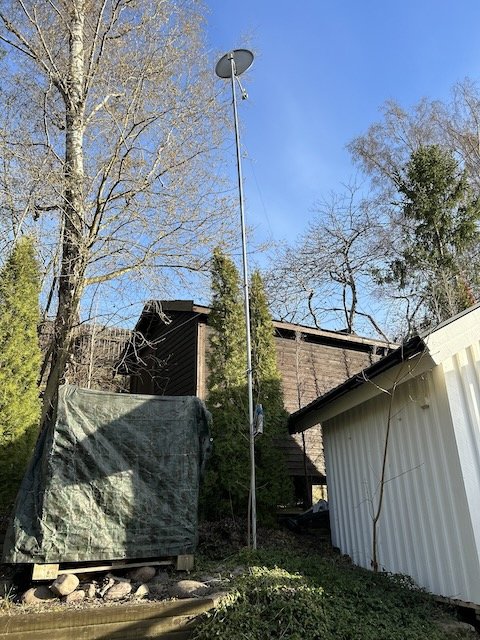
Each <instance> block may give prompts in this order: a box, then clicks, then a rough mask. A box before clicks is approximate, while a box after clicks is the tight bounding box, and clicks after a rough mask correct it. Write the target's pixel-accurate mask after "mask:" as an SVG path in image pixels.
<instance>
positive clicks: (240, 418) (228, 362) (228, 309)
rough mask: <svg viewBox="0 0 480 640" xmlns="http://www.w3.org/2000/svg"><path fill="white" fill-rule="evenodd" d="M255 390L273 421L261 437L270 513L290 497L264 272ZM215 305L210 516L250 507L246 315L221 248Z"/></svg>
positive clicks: (260, 500) (258, 297)
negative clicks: (279, 445)
mask: <svg viewBox="0 0 480 640" xmlns="http://www.w3.org/2000/svg"><path fill="white" fill-rule="evenodd" d="M254 296H255V301H254V302H252V304H251V314H252V345H253V349H252V351H253V358H252V365H253V369H254V398H255V400H256V401H257V402H261V403H262V404H263V405H264V410H265V415H266V420H267V427H266V429H265V432H264V435H262V436H260V437H259V438H258V439H257V442H256V456H257V458H256V470H257V487H258V492H257V511H258V515H259V519H263V520H264V521H265V520H268V519H269V518H272V514H274V511H275V507H276V506H277V504H279V502H281V501H282V500H283V499H288V497H290V494H289V491H288V480H287V477H286V470H285V465H284V463H283V461H282V459H281V454H280V451H279V450H278V449H277V448H276V446H275V445H276V443H275V438H276V437H278V435H279V434H280V432H282V431H283V433H286V413H285V411H284V408H283V396H282V391H281V382H280V376H279V374H278V370H277V366H276V354H275V344H274V341H273V326H272V321H271V318H270V315H269V313H268V307H267V303H266V298H265V292H264V289H263V283H262V282H261V278H260V276H259V275H258V274H256V275H254V277H253V279H252V298H253V297H254ZM211 307H212V309H211V312H210V315H209V326H210V327H211V329H212V332H211V337H210V352H209V356H208V366H209V371H210V374H209V380H208V406H209V409H210V411H211V412H212V416H213V427H212V436H213V453H212V457H211V459H210V461H209V465H208V468H207V473H206V476H205V480H204V483H203V489H202V496H201V510H202V512H203V515H204V516H205V517H207V518H219V517H225V516H229V515H233V516H242V517H245V516H246V515H247V509H248V500H249V490H250V449H249V439H250V427H249V420H248V392H247V380H246V346H245V345H246V341H245V316H244V310H243V303H242V295H241V286H240V278H239V275H238V271H237V269H236V267H235V265H234V264H233V262H232V261H231V260H230V259H229V258H228V257H227V256H225V255H224V254H223V253H222V252H221V251H220V250H218V249H217V250H215V252H214V256H213V261H212V305H211Z"/></svg>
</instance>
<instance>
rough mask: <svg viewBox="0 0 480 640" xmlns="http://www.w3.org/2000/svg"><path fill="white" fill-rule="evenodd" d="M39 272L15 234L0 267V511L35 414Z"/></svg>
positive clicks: (27, 243)
mask: <svg viewBox="0 0 480 640" xmlns="http://www.w3.org/2000/svg"><path fill="white" fill-rule="evenodd" d="M39 291H40V282H39V272H38V266H37V263H36V260H35V247H34V243H33V240H32V239H31V238H28V237H24V238H20V240H19V241H18V242H17V244H16V245H15V247H14V249H13V251H12V253H11V255H10V256H9V258H8V259H7V261H6V263H5V265H4V266H3V268H2V270H1V271H0V513H3V514H6V513H7V512H8V511H9V509H10V508H11V507H12V504H13V501H14V499H15V495H16V493H17V490H18V487H19V484H20V482H21V479H22V477H23V474H24V471H25V467H26V465H27V462H28V460H29V458H30V456H31V453H32V449H33V446H34V444H35V440H36V437H37V429H38V421H39V416H40V400H39V395H38V387H37V382H38V376H39V369H40V358H41V354H40V347H39V343H38V333H37V327H38V322H39V309H38V296H39Z"/></svg>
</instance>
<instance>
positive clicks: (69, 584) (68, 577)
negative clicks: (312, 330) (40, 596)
mask: <svg viewBox="0 0 480 640" xmlns="http://www.w3.org/2000/svg"><path fill="white" fill-rule="evenodd" d="M79 584H80V580H79V579H78V578H77V576H76V575H75V574H73V573H62V575H61V576H58V578H57V579H56V580H55V581H54V582H52V584H51V585H50V591H52V592H53V593H54V594H55V595H56V596H68V594H69V593H72V591H75V589H76V588H77V587H78V585H79Z"/></svg>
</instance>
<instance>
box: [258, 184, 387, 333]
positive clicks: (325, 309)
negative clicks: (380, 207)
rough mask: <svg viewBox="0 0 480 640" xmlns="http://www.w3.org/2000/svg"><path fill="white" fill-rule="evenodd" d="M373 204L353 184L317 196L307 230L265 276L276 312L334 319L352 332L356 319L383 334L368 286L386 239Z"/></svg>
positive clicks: (314, 319) (291, 316)
mask: <svg viewBox="0 0 480 640" xmlns="http://www.w3.org/2000/svg"><path fill="white" fill-rule="evenodd" d="M372 207H373V204H372V202H370V201H368V200H367V199H365V198H362V197H361V195H360V192H359V189H358V188H357V187H356V186H347V187H346V188H345V190H344V192H342V193H340V194H335V193H334V194H332V195H331V197H330V199H328V200H324V201H322V202H319V203H318V204H317V207H316V216H315V218H314V219H313V220H312V221H311V222H310V224H309V225H308V228H307V231H306V232H305V233H304V234H303V235H302V236H301V237H300V238H299V239H298V240H297V242H296V243H295V244H294V245H293V246H290V247H286V248H284V249H283V251H281V252H280V253H279V254H278V255H277V256H276V257H275V259H274V262H273V265H272V268H271V270H270V272H269V275H268V278H267V282H268V287H269V293H270V297H271V299H272V302H273V307H274V309H275V313H276V314H277V315H278V316H279V317H281V318H283V319H286V320H290V321H295V322H309V323H311V322H313V323H314V325H315V326H316V327H320V325H321V324H322V323H325V322H327V321H328V322H331V321H332V320H333V321H335V322H336V323H337V324H339V323H341V325H340V328H342V329H345V330H346V331H347V332H348V333H353V332H354V331H355V330H356V327H357V325H359V324H361V326H362V328H363V329H365V327H366V326H367V325H368V326H369V327H370V329H372V328H373V330H374V331H375V332H376V333H378V334H380V335H381V336H382V337H385V335H384V332H383V330H382V329H381V327H380V326H379V323H378V322H377V321H376V320H375V317H374V316H375V311H373V312H372V309H371V303H370V302H369V303H368V304H369V306H368V307H367V306H366V304H367V291H371V289H372V287H373V286H374V284H373V279H372V272H373V270H374V269H375V268H378V265H379V264H380V263H381V260H382V258H383V256H384V255H385V252H386V250H387V247H386V243H388V242H389V241H390V240H389V238H388V237H387V236H386V235H385V233H384V230H383V227H382V221H381V220H380V219H378V218H377V217H376V215H374V210H372Z"/></svg>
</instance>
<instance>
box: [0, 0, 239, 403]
mask: <svg viewBox="0 0 480 640" xmlns="http://www.w3.org/2000/svg"><path fill="white" fill-rule="evenodd" d="M0 42H1V43H2V44H3V47H4V50H5V52H6V55H5V58H4V60H3V68H2V76H3V78H4V83H3V87H2V88H3V91H4V105H5V106H4V109H3V110H2V116H1V122H0V130H1V135H0V153H1V154H2V159H3V162H2V166H1V170H0V205H1V207H2V220H1V223H2V227H1V229H2V232H3V233H2V236H1V240H2V241H3V243H4V245H5V244H8V242H10V241H11V240H12V238H13V237H16V236H17V235H18V233H19V232H20V230H23V231H25V230H27V229H30V228H32V227H33V228H34V231H35V233H36V235H37V237H38V238H39V240H41V243H40V246H39V251H40V255H41V257H42V261H43V264H42V269H43V271H44V280H45V289H44V302H45V306H46V308H47V311H49V312H50V313H52V312H53V314H54V315H55V316H56V322H55V333H54V345H53V349H52V351H51V355H52V358H51V366H50V375H49V379H48V382H47V387H46V391H45V396H44V397H45V407H44V408H45V409H47V410H48V408H49V407H50V405H52V404H53V403H54V398H55V393H56V388H57V387H58V384H59V382H60V381H61V380H62V379H63V377H64V375H65V370H66V367H67V364H68V354H69V351H70V349H71V342H72V330H73V327H74V325H75V324H76V323H78V322H79V320H80V319H81V317H82V312H83V311H84V308H85V307H86V306H88V305H89V304H91V302H92V298H93V297H94V296H95V297H96V304H97V305H98V306H99V307H100V311H99V313H107V312H108V313H112V314H119V313H120V312H121V309H122V306H123V305H128V304H131V303H132V302H138V297H141V298H142V299H144V298H145V297H147V296H148V295H149V293H150V292H152V293H153V291H155V296H154V297H158V291H159V290H163V291H165V288H166V283H167V282H168V280H169V278H170V277H171V276H172V273H173V274H174V275H175V276H176V277H179V276H181V275H182V274H185V273H188V272H189V271H192V270H195V269H198V268H200V267H202V265H204V264H205V262H206V261H207V260H208V257H209V255H210V252H211V250H212V247H213V246H214V244H216V243H217V241H218V238H219V237H221V238H222V239H223V240H224V241H227V240H228V223H229V216H228V214H226V213H225V212H226V211H227V212H228V211H229V209H228V207H225V203H224V201H223V197H222V196H221V194H220V193H219V189H218V184H219V183H218V171H217V172H216V171H215V170H214V168H213V165H214V162H213V158H215V157H216V153H217V150H218V146H219V144H220V141H221V139H222V134H223V131H224V127H223V121H222V113H223V111H222V109H221V107H220V105H219V101H218V100H217V96H216V95H215V86H214V84H213V80H212V75H213V74H212V72H211V69H210V68H209V64H208V60H207V57H206V55H205V48H204V44H203V15H202V10H201V8H200V5H199V4H198V3H191V2H188V0H180V1H179V2H176V1H174V0H167V1H163V0H137V1H136V2H131V1H130V0H101V1H97V0H69V1H68V2H67V1H65V0H50V1H49V2H45V1H44V0H6V1H5V2H3V3H2V7H1V9H0ZM109 287H112V288H113V290H114V291H115V295H114V296H112V295H111V289H109ZM109 293H110V295H109ZM55 300H56V304H55V302H54V301H55Z"/></svg>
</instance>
